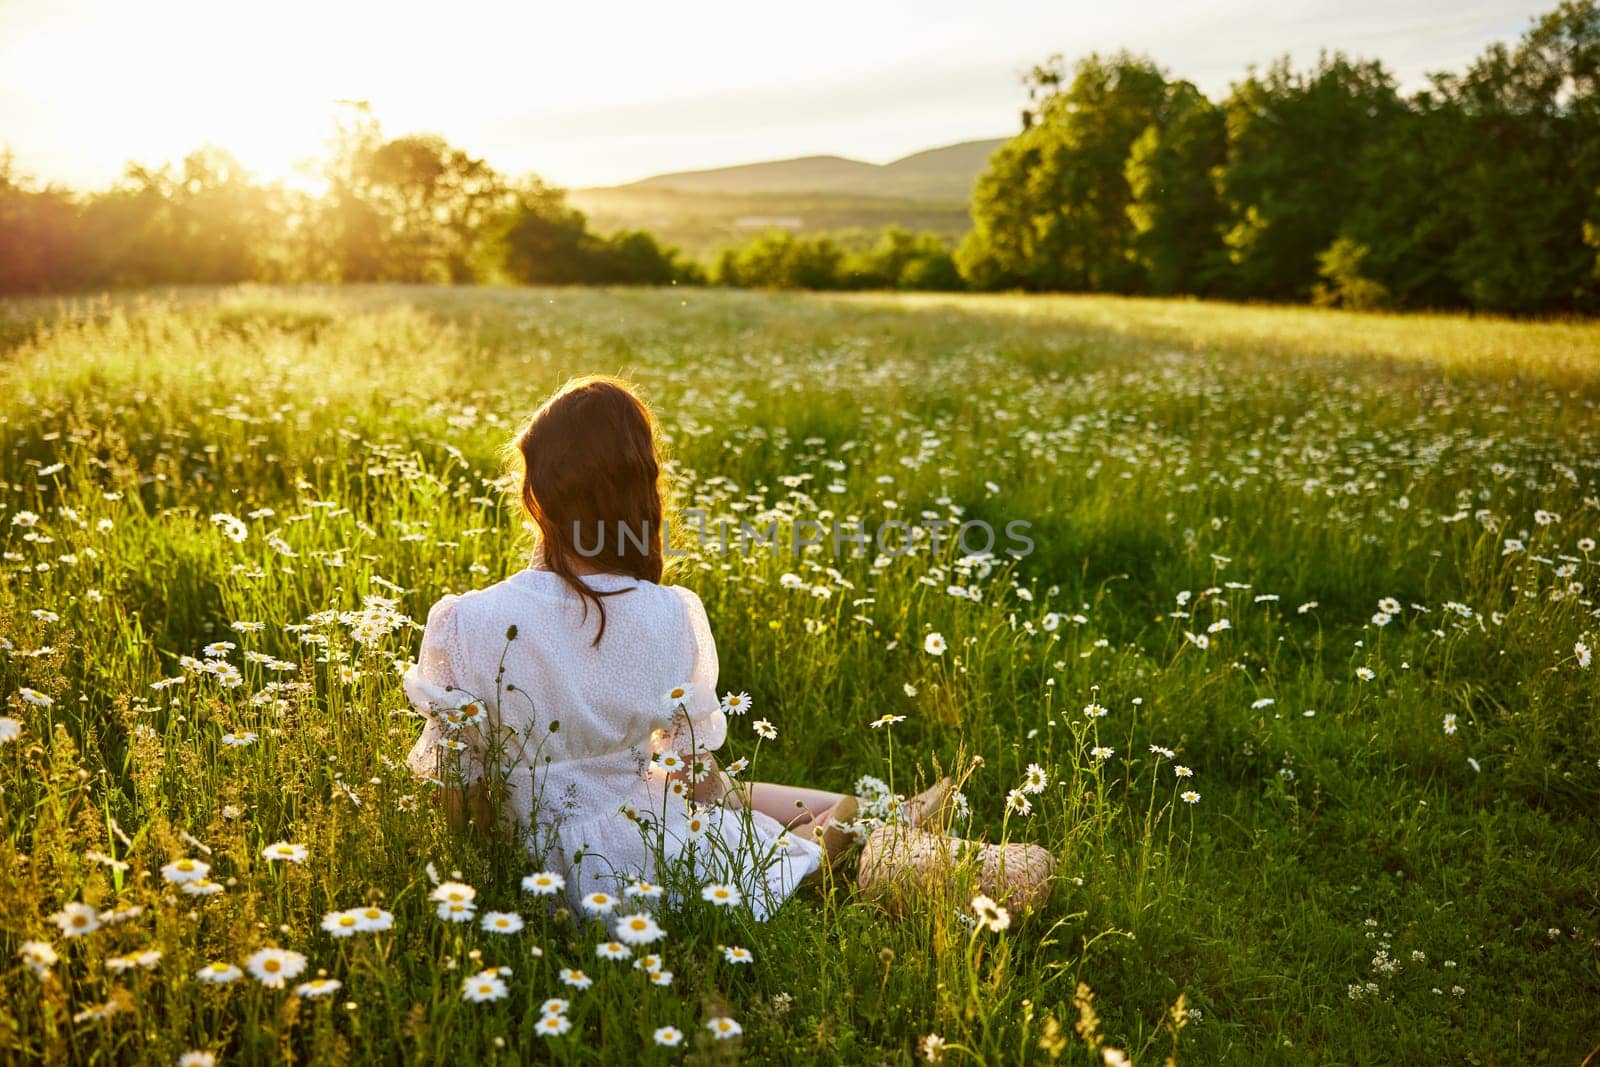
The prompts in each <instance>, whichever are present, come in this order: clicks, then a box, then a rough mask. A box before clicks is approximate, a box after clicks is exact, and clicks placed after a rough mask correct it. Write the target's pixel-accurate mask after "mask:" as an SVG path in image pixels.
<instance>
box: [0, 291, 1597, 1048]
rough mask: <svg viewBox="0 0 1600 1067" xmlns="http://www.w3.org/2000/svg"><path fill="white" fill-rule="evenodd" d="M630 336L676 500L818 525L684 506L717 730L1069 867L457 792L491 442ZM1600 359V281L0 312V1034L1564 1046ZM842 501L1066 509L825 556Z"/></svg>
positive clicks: (1583, 878) (776, 767)
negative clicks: (1492, 309)
mask: <svg viewBox="0 0 1600 1067" xmlns="http://www.w3.org/2000/svg"><path fill="white" fill-rule="evenodd" d="M590 372H604V373H620V374H623V375H625V376H627V377H629V378H630V379H631V380H633V381H634V382H636V383H637V384H638V385H639V387H640V388H641V390H642V391H643V393H644V395H645V396H646V398H647V399H648V400H649V401H650V402H651V403H652V404H653V405H654V407H655V409H656V411H657V413H658V415H659V416H660V418H661V421H662V425H663V430H664V432H665V436H666V438H667V441H668V443H669V447H670V449H671V456H672V464H671V466H672V477H673V482H674V494H675V495H674V504H675V508H676V510H677V512H678V513H679V514H680V515H683V516H690V515H702V516H704V521H705V522H706V523H707V524H708V525H709V527H710V528H711V529H713V530H716V529H719V528H720V529H727V528H729V527H728V525H727V524H730V523H731V524H732V526H733V528H735V529H737V528H738V524H740V523H745V524H748V525H751V526H754V527H756V528H759V529H762V530H765V529H767V528H769V527H774V528H775V529H776V530H777V531H778V532H777V534H776V536H775V538H774V539H773V540H771V541H757V542H750V541H742V540H740V539H739V538H737V537H735V538H734V539H733V541H732V543H731V544H730V546H729V547H728V548H727V549H726V550H724V547H723V545H722V543H721V542H720V541H719V540H718V539H717V538H716V537H712V538H710V539H704V540H702V539H699V538H695V537H691V536H690V529H689V525H690V524H688V523H687V522H685V523H682V524H680V526H679V528H678V529H677V530H676V531H675V539H676V540H677V541H678V543H679V545H680V549H681V552H682V554H681V555H679V556H678V557H676V558H675V560H674V562H673V563H672V565H671V569H670V571H669V575H670V580H672V581H676V582H678V583H681V584H685V585H688V586H691V587H693V588H694V589H695V590H696V591H697V592H698V593H699V594H700V596H701V597H702V598H703V600H704V602H705V604H706V607H707V610H708V612H709V615H710V619H711V623H712V626H713V629H714V631H715V633H716V637H717V642H718V646H719V651H720V656H721V674H722V677H721V682H720V686H719V688H720V689H721V690H723V691H725V692H727V693H729V694H733V695H734V697H735V699H734V703H735V704H738V703H739V701H738V700H737V695H738V694H740V693H747V694H748V696H749V699H748V704H749V711H748V714H740V715H735V716H731V717H730V724H731V728H730V733H729V740H728V742H727V745H726V746H725V748H724V749H723V750H722V752H720V753H719V756H720V757H722V758H723V760H724V762H725V763H726V762H730V761H732V760H734V759H736V758H740V757H743V758H748V759H751V760H752V765H751V766H750V767H749V768H748V769H747V770H745V771H744V772H743V773H744V774H746V775H751V776H754V777H756V778H760V779H772V780H780V781H791V782H795V783H798V784H809V785H817V786H822V787H827V788H832V789H837V790H840V791H849V790H860V791H862V792H863V794H864V795H866V796H867V798H868V800H869V801H870V803H867V804H866V805H864V808H863V812H864V821H865V822H867V823H869V824H870V823H871V822H873V821H876V820H879V819H883V818H887V817H892V807H893V803H892V797H893V795H894V794H905V793H909V792H911V791H913V790H914V789H915V788H916V787H917V786H918V784H919V782H922V783H925V782H926V781H927V780H928V779H929V778H930V777H931V776H932V775H933V774H934V773H935V769H936V768H939V769H942V770H943V771H944V772H948V773H952V774H955V775H957V776H958V777H959V779H960V784H961V788H962V794H963V797H964V800H965V802H964V804H962V805H960V806H959V809H960V810H959V812H958V815H959V818H958V819H957V821H956V823H955V826H954V828H953V830H954V832H956V833H959V834H962V835H964V836H967V837H973V838H979V837H982V838H987V839H989V840H991V841H999V840H1002V839H1003V840H1008V841H1025V842H1033V843H1038V844H1041V845H1044V846H1046V847H1048V848H1049V849H1050V850H1051V851H1052V852H1053V853H1054V854H1055V855H1056V857H1057V861H1058V868H1057V877H1056V879H1055V882H1054V885H1053V889H1052V891H1051V893H1050V896H1049V899H1048V901H1047V903H1046V904H1045V905H1044V906H1043V907H1042V908H1040V909H1038V910H1036V911H1033V912H1031V913H1026V914H1024V913H1023V912H1022V911H1021V910H1020V909H1014V910H1011V911H1006V910H1003V909H1001V908H997V907H995V906H993V904H992V903H990V902H985V901H981V900H980V901H978V902H977V903H978V906H977V907H974V906H973V902H972V900H971V898H970V894H966V893H958V894H953V895H952V896H951V898H950V899H948V900H934V901H930V902H929V903H927V905H926V906H923V907H919V908H916V909H913V910H912V911H910V912H909V913H908V914H904V915H891V914H889V913H888V912H886V911H885V910H884V909H883V908H882V907H880V906H878V905H877V904H875V903H873V902H871V901H869V900H866V899H864V898H863V897H862V896H861V895H860V894H859V892H858V891H857V890H856V889H855V888H854V887H853V885H852V882H853V879H852V874H853V871H852V869H851V868H850V867H848V866H847V867H845V868H844V869H842V870H841V871H839V872H838V877H837V878H836V879H834V880H832V881H829V882H826V883H824V884H822V885H820V886H816V887H809V888H807V889H804V890H802V892H801V893H800V894H799V895H798V896H797V897H796V898H795V899H794V900H793V901H791V902H790V903H788V904H786V905H784V907H782V908H781V909H780V910H779V911H778V912H777V913H776V915H775V916H773V918H772V919H771V920H770V921H768V922H766V923H755V922H754V921H752V919H751V916H750V913H749V909H748V907H747V906H745V905H744V904H742V903H740V902H738V900H737V894H734V895H733V896H734V899H733V901H732V902H731V903H730V901H729V900H728V899H727V898H726V895H723V896H722V897H719V895H718V893H717V892H714V891H706V892H704V893H700V892H689V891H683V892H669V893H665V894H660V893H652V892H649V891H644V890H641V892H640V893H638V894H637V895H634V896H630V898H629V899H628V900H626V901H624V902H619V903H618V904H617V905H616V907H615V908H614V910H612V911H610V912H606V911H603V910H600V911H598V912H597V913H588V912H585V911H583V910H581V909H570V908H566V907H558V906H556V904H555V903H554V902H556V901H559V900H560V899H561V898H560V897H559V896H553V895H549V891H550V890H551V885H550V880H549V879H548V878H544V879H541V877H540V875H541V872H540V871H539V870H538V869H537V868H535V867H534V866H532V865H531V864H530V862H529V861H528V859H527V857H526V856H524V855H520V854H518V853H517V852H515V851H514V850H508V849H505V848H496V847H493V843H492V842H489V841H485V840H483V839H480V838H478V837H476V836H474V835H471V834H461V833H455V832H452V831H451V830H450V829H449V828H448V826H447V824H446V821H445V819H444V817H443V815H442V813H441V811H440V808H439V805H437V804H436V803H435V802H434V799H433V796H432V791H431V789H430V787H429V786H428V785H427V784H426V783H424V782H420V781H418V780H417V779H415V778H414V777H413V776H412V775H411V773H410V772H409V770H408V769H407V768H406V766H405V762H404V760H405V755H406V752H407V751H408V749H409V748H410V747H411V745H412V743H413V741H414V739H415V738H416V737H417V735H418V733H419V731H420V729H421V722H420V720H419V719H418V718H417V716H416V715H415V713H414V712H413V711H412V710H411V708H410V707H409V706H408V704H407V701H406V698H405V696H404V694H403V693H402V691H401V686H400V681H399V674H400V671H401V670H402V669H403V668H404V667H405V666H406V664H407V663H408V662H409V661H410V660H411V659H412V658H413V657H414V656H415V655H416V652H417V646H418V639H419V634H420V625H421V620H422V619H424V618H425V617H426V613H427V610H428V607H429V605H430V604H431V603H432V602H433V601H434V600H435V599H437V598H438V597H439V596H440V595H441V594H443V593H445V592H451V591H460V590H463V589H467V588H471V587H474V586H478V585H484V584H488V583H490V582H492V581H495V580H498V579H499V578H501V577H503V576H505V575H506V574H508V573H510V572H512V571H514V570H516V569H518V568H520V567H523V566H524V565H525V564H526V561H527V554H528V550H529V540H528V534H527V531H526V530H525V529H524V526H523V521H522V517H521V515H520V514H519V513H518V512H517V511H516V510H515V508H514V506H513V502H512V501H510V500H509V499H508V497H507V495H506V493H505V492H504V490H503V488H502V486H501V482H500V449H501V447H502V446H503V445H504V444H505V442H506V441H507V439H508V438H509V437H510V435H511V434H512V432H513V430H514V428H515V427H516V425H517V423H518V422H519V421H520V420H521V419H523V418H524V417H526V416H527V415H528V414H529V413H530V412H531V411H532V410H533V408H534V407H535V406H536V405H537V403H538V401H539V400H540V399H541V398H542V397H543V396H544V395H545V394H546V393H548V392H549V391H550V390H551V389H552V388H553V387H555V386H557V385H559V384H560V383H561V382H562V381H563V380H564V379H565V378H567V377H568V376H570V375H575V374H580V373H590ZM1597 404H1600V326H1594V325H1586V324H1560V323H1511V322H1504V321H1496V320H1471V319H1466V318H1458V317H1387V316H1364V315H1357V314H1350V313H1335V312H1323V311H1312V310H1306V309H1267V308H1245V307H1227V306H1222V305H1205V304H1195V303H1184V302H1161V301H1135V300H1121V299H1116V298H1071V297H1060V298H1028V297H978V298H959V297H954V298H939V297H895V296H859V297H831V298H830V297H823V296H800V295H772V294H757V293H730V292H720V291H694V292H683V293H679V292H676V291H673V290H654V291H651V290H630V291H593V290H591V291H570V290H559V291H558V290H496V289H426V288H350V289H344V290H331V289H299V290H270V289H244V290H185V291H179V292H176V293H169V294H161V295H142V296H119V297H108V298H99V299H94V300H87V299H86V300H79V301H76V302H65V303H56V302H34V303H24V302H17V303H10V304H0V442H3V445H0V541H3V543H4V562H3V565H0V566H3V573H4V580H3V582H0V698H3V704H4V706H3V708H0V716H3V717H0V975H3V990H0V1059H3V1060H5V1061H7V1062H31V1061H41V1060H42V1061H49V1062H63V1063H69V1062H70V1063H91V1062H92V1063H121V1062H150V1063H178V1062H189V1063H207V1062H213V1060H214V1062H217V1063H276V1062H283V1061H285V1060H288V1059H292V1060H295V1061H298V1062H313V1063H328V1062H345V1061H348V1062H363V1063H367V1062H373V1063H376V1062H407V1063H412V1062H424V1063H431V1062H446V1061H448V1062H459V1063H480V1062H481V1063H496V1062H501V1063H513V1062H521V1061H536V1062H545V1061H550V1062H561V1063H569V1062H570V1063H626V1062H645V1063H667V1062H680V1061H682V1062H705V1063H709V1062H730V1061H734V1060H742V1059H748V1060H751V1061H754V1062H761V1061H768V1062H774V1063H811V1062H817V1063H850V1064H878V1063H888V1064H895V1063H910V1062H913V1061H921V1060H923V1059H925V1058H926V1059H930V1060H942V1061H944V1062H949V1063H984V1064H994V1065H999V1064H1013V1063H1024V1062H1031V1063H1051V1062H1062V1063H1078V1064H1089V1063H1102V1062H1104V1063H1120V1062H1134V1063H1161V1062H1164V1061H1165V1060H1166V1059H1167V1058H1168V1057H1169V1056H1170V1057H1173V1058H1175V1060H1176V1061H1177V1062H1191V1063H1228V1064H1235V1063H1294V1062H1312V1063H1329V1064H1333V1063H1341V1064H1342V1063H1372V1062H1399V1063H1493V1062H1505V1061H1511V1060H1513V1059H1514V1060H1517V1061H1532V1062H1544V1061H1548V1062H1551V1063H1577V1062H1579V1061H1581V1060H1583V1059H1584V1057H1585V1056H1586V1055H1588V1054H1590V1052H1591V1050H1592V1049H1593V1048H1594V1047H1595V1046H1596V1045H1597V1044H1600V910H1597V908H1600V833H1597V830H1600V696H1597V687H1596V680H1597V678H1600V667H1597V666H1596V665H1595V664H1594V663H1593V655H1594V652H1593V650H1594V649H1596V648H1597V647H1600V603H1597V601H1600V550H1597V548H1596V540H1597V539H1600V407H1597ZM719 520H725V522H724V523H723V524H721V525H719ZM836 520H837V521H840V522H849V523H860V524H864V525H865V526H866V527H867V528H869V529H873V530H876V529H878V528H880V526H881V525H882V524H883V523H885V522H889V521H891V520H893V521H897V522H899V523H902V524H903V525H904V527H905V528H906V529H912V528H917V529H923V530H926V529H928V528H930V527H931V528H938V529H943V530H944V531H945V532H946V533H947V534H953V533H954V531H956V530H957V529H959V528H960V526H961V524H963V523H977V522H983V523H988V524H990V525H992V526H993V527H994V528H995V529H1004V528H1005V527H1006V525H1007V524H1008V523H1011V522H1014V521H1020V522H1023V523H1027V524H1028V526H1027V527H1026V533H1027V538H1028V539H1029V541H1030V543H1031V550H1028V551H1021V550H1018V552H1017V553H1015V554H1010V553H1008V552H1007V551H1006V550H1007V548H1010V547H1014V546H1013V545H1011V544H1008V543H1007V542H1006V541H1005V540H1004V539H1002V541H1001V542H1000V543H999V544H998V545H996V546H994V547H993V548H992V549H991V550H990V551H989V552H987V553H985V552H983V551H981V550H982V549H984V548H985V547H987V546H985V545H983V544H976V545H974V544H972V543H970V541H969V543H968V544H966V545H963V544H961V543H960V540H959V538H957V537H955V536H945V537H943V538H942V539H940V543H939V544H938V545H937V547H935V545H934V540H935V538H933V537H932V536H927V535H925V534H924V535H915V534H913V535H911V536H909V537H907V538H905V539H897V540H896V541H895V542H894V543H893V544H890V545H884V544H877V543H869V544H868V545H867V546H866V547H865V549H864V550H863V549H862V548H861V546H860V545H859V543H858V542H855V541H852V540H848V539H847V540H844V541H843V542H842V543H840V544H835V543H834V541H833V540H832V539H831V538H829V537H822V538H821V539H818V540H817V542H816V543H814V544H810V545H801V546H800V547H798V548H796V544H795V542H796V541H797V540H799V541H805V540H811V539H812V538H811V536H810V534H811V532H812V528H811V527H810V526H806V525H805V524H806V523H808V522H809V523H815V524H817V525H818V526H819V527H821V528H829V524H832V523H834V522H835V521H836ZM944 522H949V523H950V524H951V525H949V526H945V527H939V526H937V524H938V523H944ZM774 524H775V526H774ZM796 529H801V530H804V531H806V536H802V537H795V536H794V535H793V531H794V530H796ZM969 550H971V551H969ZM740 710H742V709H740ZM758 724H759V729H758ZM183 1057H188V1058H187V1059H182V1058H183Z"/></svg>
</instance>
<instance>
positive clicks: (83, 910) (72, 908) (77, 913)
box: [50, 900, 100, 937]
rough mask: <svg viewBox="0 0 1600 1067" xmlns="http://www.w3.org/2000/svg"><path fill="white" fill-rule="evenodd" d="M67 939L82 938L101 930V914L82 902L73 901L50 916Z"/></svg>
mask: <svg viewBox="0 0 1600 1067" xmlns="http://www.w3.org/2000/svg"><path fill="white" fill-rule="evenodd" d="M50 921H51V922H53V923H55V924H56V925H57V926H58V927H60V928H61V932H62V933H63V934H65V935H66V936H67V937H82V936H83V935H85V934H92V933H94V932H95V931H96V930H98V929H100V913H99V912H97V911H95V910H94V909H93V908H91V907H89V905H87V904H85V903H83V902H82V901H77V900H75V901H73V902H72V903H71V904H68V905H66V906H65V907H63V908H62V909H61V910H60V911H58V912H56V913H55V914H54V915H52V916H50Z"/></svg>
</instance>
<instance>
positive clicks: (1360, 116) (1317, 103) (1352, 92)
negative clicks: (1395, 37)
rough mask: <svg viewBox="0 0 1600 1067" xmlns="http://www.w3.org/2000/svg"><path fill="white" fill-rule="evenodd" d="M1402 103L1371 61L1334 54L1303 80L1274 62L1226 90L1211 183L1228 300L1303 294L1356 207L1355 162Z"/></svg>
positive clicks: (1389, 80)
mask: <svg viewBox="0 0 1600 1067" xmlns="http://www.w3.org/2000/svg"><path fill="white" fill-rule="evenodd" d="M1403 107H1404V105H1403V104H1402V102H1401V100H1400V98H1399V96H1398V95H1397V94H1396V92H1395V88H1394V79H1393V78H1392V77H1391V76H1390V75H1389V74H1388V72H1387V71H1385V70H1384V69H1383V67H1382V65H1381V64H1378V63H1362V62H1354V61H1351V60H1349V59H1346V58H1345V57H1344V56H1342V55H1334V56H1332V57H1331V58H1330V57H1328V56H1323V57H1322V59H1321V60H1320V61H1319V62H1318V64H1317V66H1316V67H1315V68H1314V69H1313V70H1312V71H1311V72H1310V73H1309V74H1308V75H1302V74H1298V73H1296V72H1294V71H1292V70H1291V69H1290V67H1289V63H1288V60H1287V59H1283V60H1279V61H1278V62H1277V63H1274V64H1273V65H1272V66H1271V67H1270V68H1268V69H1267V71H1266V72H1265V73H1257V72H1255V71H1252V72H1251V73H1250V75H1249V76H1248V77H1247V78H1245V80H1244V81H1242V82H1239V83H1237V84H1236V85H1234V87H1233V91H1232V93H1230V94H1229V96H1228V99H1227V100H1226V101H1225V102H1224V104H1223V110H1224V112H1225V113H1226V116H1227V128H1228V158H1227V161H1226V162H1225V163H1224V164H1223V166H1222V167H1221V168H1219V170H1218V171H1217V178H1218V189H1219V192H1220V193H1221V195H1222V199H1223V202H1224V204H1225V205H1226V207H1227V210H1228V214H1229V227H1228V229H1227V231H1226V233H1225V235H1224V241H1225V243H1226V245H1227V248H1228V255H1229V262H1230V265H1231V270H1230V272H1229V273H1230V285H1231V289H1232V292H1233V293H1234V294H1235V295H1238V296H1247V297H1265V298H1269V299H1275V300H1293V299H1305V298H1306V297H1308V296H1310V294H1311V289H1312V286H1313V285H1314V284H1315V283H1316V281H1317V277H1318V275H1317V255H1318V253H1320V252H1322V251H1323V250H1324V249H1326V248H1327V247H1328V246H1329V245H1330V244H1332V243H1333V240H1334V238H1335V237H1337V236H1338V234H1339V228H1340V226H1341V224H1342V223H1343V222H1344V220H1345V218H1346V216H1347V215H1348V214H1349V213H1350V210H1351V208H1352V207H1353V205H1354V204H1355V203H1356V199H1357V192H1358V184H1357V175H1358V173H1359V169H1360V164H1361V161H1362V159H1363V158H1364V157H1365V154H1366V152H1367V151H1368V148H1369V146H1371V145H1373V144H1375V143H1380V142H1381V141H1382V140H1383V139H1384V137H1385V135H1386V133H1387V131H1388V128H1389V126H1390V124H1391V123H1392V122H1393V121H1394V120H1395V118H1396V117H1397V116H1398V115H1399V114H1401V112H1402V110H1403Z"/></svg>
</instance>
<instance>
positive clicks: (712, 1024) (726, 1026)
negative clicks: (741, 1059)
mask: <svg viewBox="0 0 1600 1067" xmlns="http://www.w3.org/2000/svg"><path fill="white" fill-rule="evenodd" d="M706 1029H707V1030H710V1031H711V1036H712V1037H715V1038H716V1039H717V1040H718V1041H726V1040H728V1039H729V1038H734V1037H738V1036H739V1035H740V1034H742V1033H744V1027H742V1026H740V1025H739V1024H738V1023H736V1022H734V1021H733V1020H732V1019H730V1018H728V1017H727V1016H726V1015H719V1016H717V1017H716V1018H715V1019H708V1020H706Z"/></svg>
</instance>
